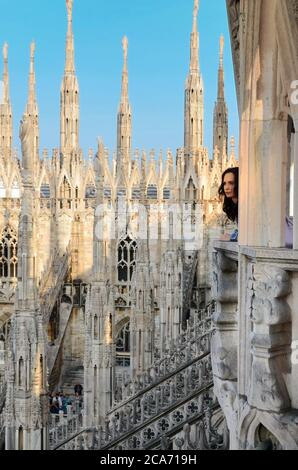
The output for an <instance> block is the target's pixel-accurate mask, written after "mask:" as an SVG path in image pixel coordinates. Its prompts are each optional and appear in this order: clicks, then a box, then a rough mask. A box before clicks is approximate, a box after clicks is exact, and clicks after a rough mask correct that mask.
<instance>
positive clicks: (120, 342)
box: [115, 317, 131, 367]
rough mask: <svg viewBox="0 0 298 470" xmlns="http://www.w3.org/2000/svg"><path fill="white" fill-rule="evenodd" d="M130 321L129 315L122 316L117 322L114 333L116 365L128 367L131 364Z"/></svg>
mask: <svg viewBox="0 0 298 470" xmlns="http://www.w3.org/2000/svg"><path fill="white" fill-rule="evenodd" d="M130 326H131V323H130V319H129V317H125V318H123V319H122V320H121V321H120V322H119V323H118V324H117V330H116V335H115V345H116V365H117V366H118V367H119V366H120V367H129V366H130V364H131V328H130Z"/></svg>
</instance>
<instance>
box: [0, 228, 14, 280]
mask: <svg viewBox="0 0 298 470" xmlns="http://www.w3.org/2000/svg"><path fill="white" fill-rule="evenodd" d="M17 250H18V245H17V237H16V234H15V232H14V231H13V230H12V228H11V227H6V228H5V229H4V230H3V232H2V237H1V241H0V277H5V278H16V277H17V266H18V258H17Z"/></svg>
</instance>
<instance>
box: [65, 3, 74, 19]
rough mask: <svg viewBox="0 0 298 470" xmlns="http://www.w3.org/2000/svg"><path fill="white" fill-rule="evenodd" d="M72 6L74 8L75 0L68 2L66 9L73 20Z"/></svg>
mask: <svg viewBox="0 0 298 470" xmlns="http://www.w3.org/2000/svg"><path fill="white" fill-rule="evenodd" d="M72 6H73V0H66V8H67V13H68V17H69V18H71V15H72Z"/></svg>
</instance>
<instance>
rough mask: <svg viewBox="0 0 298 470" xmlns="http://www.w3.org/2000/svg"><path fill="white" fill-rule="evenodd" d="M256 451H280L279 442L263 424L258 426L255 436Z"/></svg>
mask: <svg viewBox="0 0 298 470" xmlns="http://www.w3.org/2000/svg"><path fill="white" fill-rule="evenodd" d="M255 449H256V450H282V446H281V444H280V442H279V440H278V439H277V438H276V437H275V436H274V434H272V433H271V432H270V431H269V430H268V429H267V428H266V427H265V426H263V424H260V425H259V427H258V428H257V430H256V435H255Z"/></svg>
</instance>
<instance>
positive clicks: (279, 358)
mask: <svg viewBox="0 0 298 470" xmlns="http://www.w3.org/2000/svg"><path fill="white" fill-rule="evenodd" d="M252 276H253V279H252V282H251V283H249V284H251V286H252V291H253V295H252V300H251V303H252V322H253V335H252V340H251V346H252V356H253V361H252V369H251V379H250V389H249V399H248V401H249V404H250V405H251V406H255V407H257V408H259V409H261V410H268V411H277V412H278V411H281V410H283V409H285V408H287V407H288V406H289V405H290V398H289V394H288V391H287V387H286V384H285V381H284V377H283V375H284V374H285V373H286V372H287V370H288V362H287V361H288V356H289V354H290V344H291V323H290V321H291V315H290V309H289V306H288V304H287V301H286V297H287V296H288V295H289V294H290V292H291V284H290V279H289V275H288V274H287V273H286V272H285V271H284V270H282V269H281V268H279V267H277V266H273V265H268V264H267V265H266V264H259V265H256V266H255V267H254V270H253V272H252Z"/></svg>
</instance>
